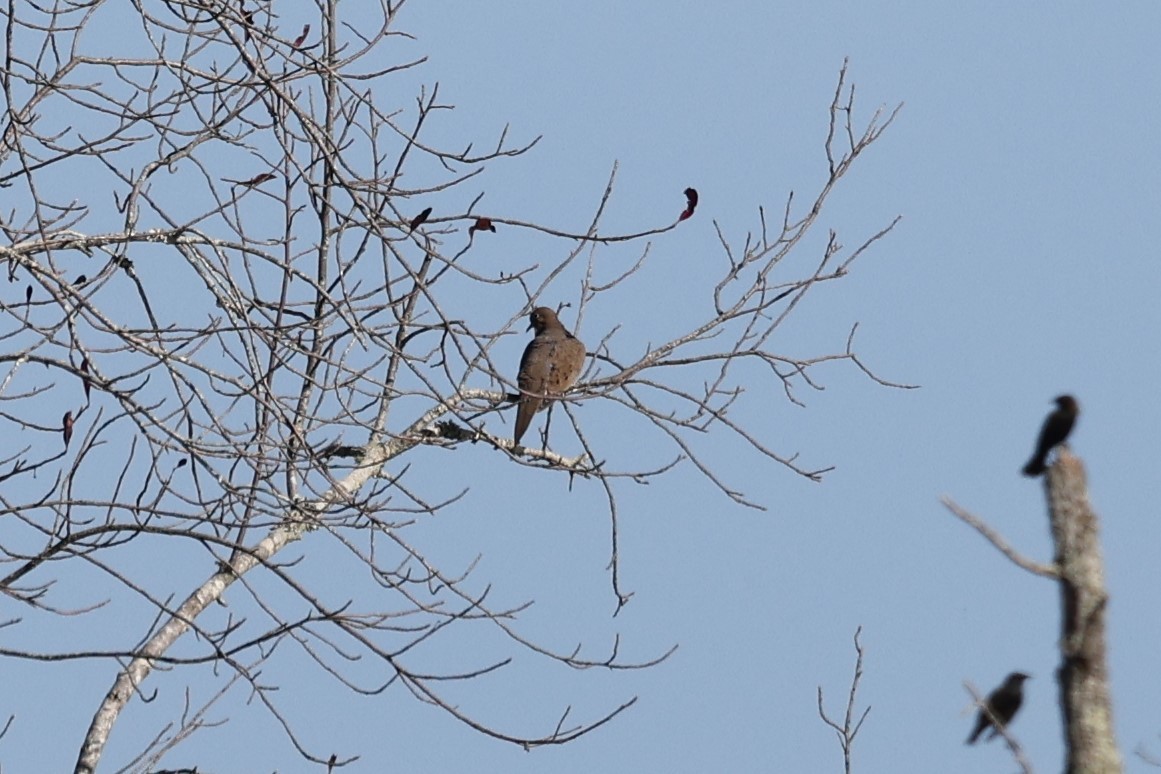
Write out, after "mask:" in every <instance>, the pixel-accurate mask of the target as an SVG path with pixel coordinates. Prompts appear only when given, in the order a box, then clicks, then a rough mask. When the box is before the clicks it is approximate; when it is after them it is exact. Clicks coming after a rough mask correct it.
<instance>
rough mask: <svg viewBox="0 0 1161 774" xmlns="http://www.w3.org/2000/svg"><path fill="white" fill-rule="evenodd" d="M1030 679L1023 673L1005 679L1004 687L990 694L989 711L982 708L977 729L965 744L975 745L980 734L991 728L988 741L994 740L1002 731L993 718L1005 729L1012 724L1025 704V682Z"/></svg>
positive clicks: (986, 703) (988, 699) (987, 703)
mask: <svg viewBox="0 0 1161 774" xmlns="http://www.w3.org/2000/svg"><path fill="white" fill-rule="evenodd" d="M1028 677H1029V675H1026V674H1024V673H1023V672H1013V673H1012V674H1010V675H1008V676H1007V678H1005V679H1004V684H1003V685H1001V686H1000V687H999V688H997V689H996V690H994V691H992V692H991V693H989V694H988V698H987V701H985V702H984V704H985V705H986V706H987V710H986V711H985V710H984V708H983V707H981V708H980V714H979V715H978V716H977V717H976V727H975V729H974V730H973V731H972V735H971V736H969V737H968V738H967V742H965V744H975V743H976V740H977V739H979V737H980V734H982V733H983V732H984V730H985V729H987V728H989V727H990V728H991V729H992V733H990V734H988V739H994V738H995V737H996V734H998V733H1000V731H999V729H997V728H996V724H995V723H994V722H993V721H992V718H995V719H996V721H999V723H1000V725H1001V726H1004V727H1007V725H1008V724H1009V723H1011V722H1012V718H1013V717H1014V716H1015V715H1016V710H1018V709H1020V705H1021V704H1023V703H1024V681H1025V680H1027V679H1028Z"/></svg>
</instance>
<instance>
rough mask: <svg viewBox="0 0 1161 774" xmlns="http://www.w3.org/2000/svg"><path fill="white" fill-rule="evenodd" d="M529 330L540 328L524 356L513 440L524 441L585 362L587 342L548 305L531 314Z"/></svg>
mask: <svg viewBox="0 0 1161 774" xmlns="http://www.w3.org/2000/svg"><path fill="white" fill-rule="evenodd" d="M528 329H529V330H534V331H536V335H535V336H533V337H532V341H530V342H528V346H527V347H525V348H524V356H523V357H522V358H520V373H519V374H518V375H517V376H516V385H517V386H518V387H519V388H520V397H519V401H520V402H519V406H518V407H517V409H516V432H515V435H514V436H513V438H512V442H513V443H514V444H516V445H519V444H520V439H521V438H522V437H523V436H524V431H525V430H527V429H528V425H529V423H530V422H532V416H533V415H534V414H535V413H536V412H537V411H542V410H544V409H545V408H547V407H548V404H549V403H550V402H551V400H552V398H554V397H559V396H560V395H561V394H563V393H564V391H565V390H567V389H568V388H569V387H572V385H573V383H574V382H576V380H577V377H578V376H580V372H581V368H582V367H583V366H584V362H585V345H584V344H582V343H581V342H580V339H578V338H577V337H576V336H573V335H572V334H571V333H569V332H568V331H566V330H565V329H564V326H563V325H561V324H560V320H558V319H557V317H556V312H554V311H552V310H551V309H549V308H548V307H546V306H541V307H537V308H536V309H533V310H532V313H531V314H530V315H528Z"/></svg>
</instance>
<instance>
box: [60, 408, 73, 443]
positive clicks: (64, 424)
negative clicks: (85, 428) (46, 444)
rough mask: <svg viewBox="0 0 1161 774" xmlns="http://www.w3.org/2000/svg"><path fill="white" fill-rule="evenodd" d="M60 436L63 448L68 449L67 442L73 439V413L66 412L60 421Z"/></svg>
mask: <svg viewBox="0 0 1161 774" xmlns="http://www.w3.org/2000/svg"><path fill="white" fill-rule="evenodd" d="M60 424H61V428H60V430H61V435H63V436H64V442H65V448H66V449H67V448H69V441H71V440H72V439H73V412H71V411H66V412H65V414H64V417H63V418H62V419H61V421H60Z"/></svg>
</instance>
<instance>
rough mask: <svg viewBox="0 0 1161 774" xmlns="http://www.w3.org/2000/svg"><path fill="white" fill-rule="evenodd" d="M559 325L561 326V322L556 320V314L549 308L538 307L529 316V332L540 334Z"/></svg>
mask: <svg viewBox="0 0 1161 774" xmlns="http://www.w3.org/2000/svg"><path fill="white" fill-rule="evenodd" d="M558 325H560V320H558V319H556V312H554V311H552V310H551V309H549V308H548V307H547V306H538V307H536V308H535V309H533V310H532V313H531V314H530V315H528V330H530V331H536V332H537V333H540V332H541V331H543V330H547V329H549V328H551V327H553V326H558Z"/></svg>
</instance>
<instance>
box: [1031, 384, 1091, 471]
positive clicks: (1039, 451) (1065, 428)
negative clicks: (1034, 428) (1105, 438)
mask: <svg viewBox="0 0 1161 774" xmlns="http://www.w3.org/2000/svg"><path fill="white" fill-rule="evenodd" d="M1079 413H1080V406H1079V405H1078V404H1077V402H1076V398H1074V397H1072V396H1071V395H1061V396H1059V397H1058V398H1056V410H1055V411H1053V412H1052V413H1051V414H1049V415H1048V417H1047V418H1046V419H1045V420H1044V426H1043V427H1041V428H1040V438H1038V439H1037V441H1036V451H1034V452H1033V453H1032V459H1030V460H1028V464H1027V465H1025V466H1024V475H1025V476H1039V475H1040V474H1041V473H1043V472H1044V462H1045V460H1047V459H1048V452H1050V451H1052V447H1053V446H1056V445H1057V444H1061V443H1064V440H1065V439H1066V438H1068V434H1069V433H1071V432H1072V426H1073V425H1074V424H1076V415H1077V414H1079Z"/></svg>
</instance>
